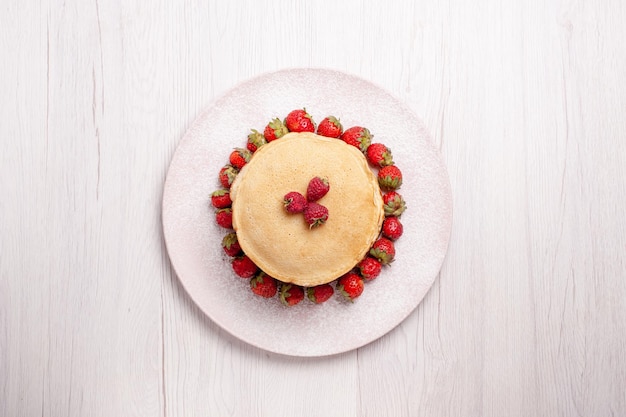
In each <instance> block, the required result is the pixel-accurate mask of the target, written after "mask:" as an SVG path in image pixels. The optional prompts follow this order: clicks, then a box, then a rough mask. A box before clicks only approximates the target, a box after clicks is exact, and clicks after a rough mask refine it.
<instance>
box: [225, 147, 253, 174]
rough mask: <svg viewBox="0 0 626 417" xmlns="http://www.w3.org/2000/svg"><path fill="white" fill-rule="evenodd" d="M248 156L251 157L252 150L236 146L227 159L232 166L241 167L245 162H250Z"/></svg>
mask: <svg viewBox="0 0 626 417" xmlns="http://www.w3.org/2000/svg"><path fill="white" fill-rule="evenodd" d="M250 157H252V152H250V151H249V150H248V149H243V148H236V149H235V150H234V151H232V152H231V153H230V157H229V160H230V164H231V165H232V166H234V167H235V168H237V169H241V168H243V166H244V165H245V164H247V163H248V162H250Z"/></svg>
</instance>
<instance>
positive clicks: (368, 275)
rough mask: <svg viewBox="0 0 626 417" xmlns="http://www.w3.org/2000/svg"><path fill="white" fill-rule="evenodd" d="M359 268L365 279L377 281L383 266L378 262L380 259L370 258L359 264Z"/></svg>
mask: <svg viewBox="0 0 626 417" xmlns="http://www.w3.org/2000/svg"><path fill="white" fill-rule="evenodd" d="M357 268H358V269H359V271H360V272H361V276H362V277H363V278H365V279H366V280H368V281H371V280H373V279H375V278H376V277H377V276H378V274H380V270H381V269H382V264H381V263H380V262H379V261H378V259H376V258H372V257H371V256H368V257H366V258H365V259H363V260H362V261H361V262H359V263H358V265H357Z"/></svg>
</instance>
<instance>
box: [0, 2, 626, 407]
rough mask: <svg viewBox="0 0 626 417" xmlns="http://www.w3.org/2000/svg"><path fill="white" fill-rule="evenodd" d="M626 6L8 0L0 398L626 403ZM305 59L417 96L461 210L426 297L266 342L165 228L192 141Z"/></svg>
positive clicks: (2, 403) (54, 402) (105, 403)
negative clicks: (209, 308)
mask: <svg viewBox="0 0 626 417" xmlns="http://www.w3.org/2000/svg"><path fill="white" fill-rule="evenodd" d="M625 20H626V3H625V2H623V1H621V0H602V1H587V2H582V1H567V0H563V1H556V0H549V1H538V0H526V1H521V0H519V1H508V2H507V1H495V0H493V1H488V0H478V1H473V2H469V1H468V2H465V1H460V0H451V1H447V2H446V1H444V2H440V1H428V0H403V1H391V2H389V3H386V2H374V1H356V0H352V1H344V2H334V1H309V2H292V1H287V0H279V1H256V2H255V1H242V0H238V1H229V2H226V1H219V2H218V1H200V0H185V1H179V2H165V1H158V2H146V1H139V0H127V1H120V0H110V1H107V0H96V1H92V2H87V1H79V0H65V1H52V0H49V1H38V2H36V1H30V0H25V1H17V0H2V2H1V3H0V190H1V194H0V415H1V416H7V417H12V416H55V417H56V416H281V415H285V416H300V415H316V416H418V415H424V416H426V415H428V416H464V417H466V416H517V415H519V416H594V417H596V416H624V415H626V221H625V219H624V214H625V212H626V179H625V177H626V168H625V167H626V83H625V82H624V76H626V46H625V45H624V40H625V39H626V30H625V29H624V21H625ZM289 67H325V68H333V69H338V70H342V71H346V72H349V73H352V74H355V75H358V76H361V77H363V78H366V79H369V80H371V81H373V82H375V83H377V84H379V85H381V86H382V87H384V88H386V89H387V90H389V91H390V92H392V93H393V94H395V95H396V96H397V97H398V98H399V99H401V100H403V101H404V102H406V103H407V104H408V105H409V106H410V107H411V108H412V109H413V110H414V111H415V112H416V113H417V114H418V115H420V116H421V117H422V118H423V120H424V123H425V124H426V125H427V126H428V128H429V129H430V131H431V133H432V135H433V137H434V139H435V141H436V143H437V145H438V146H439V147H440V148H441V152H442V155H443V158H444V160H445V162H446V164H447V166H448V170H449V174H450V181H451V184H452V190H453V194H454V207H455V211H454V224H453V232H452V238H451V242H450V248H449V252H448V256H447V258H446V260H445V262H444V265H443V268H442V270H441V274H440V276H439V277H438V278H437V280H436V281H435V284H434V286H433V287H432V289H431V291H430V292H429V293H428V295H427V296H426V298H425V299H424V301H423V302H422V303H421V304H420V305H419V307H418V308H417V309H416V310H415V311H414V313H413V314H411V315H410V317H409V318H408V319H407V320H406V321H404V322H403V323H402V324H401V325H400V326H399V327H398V328H396V329H394V330H393V331H392V332H390V333H389V334H387V335H386V336H384V337H382V338H381V339H379V340H377V341H375V342H373V343H371V344H369V345H366V346H365V347H363V348H361V349H358V350H357V351H352V352H349V353H345V354H341V355H337V356H332V357H325V358H315V359H301V358H292V357H285V356H280V355H275V354H271V353H267V352H265V351H262V350H259V349H257V348H254V347H252V346H249V345H247V344H245V343H243V342H240V341H239V340H237V339H235V338H233V337H231V336H229V335H228V334H226V333H225V332H224V331H222V330H220V328H219V327H218V326H217V325H215V324H214V323H213V322H212V321H211V320H210V319H208V318H206V317H205V316H204V315H203V314H202V313H201V312H200V311H199V309H198V308H197V307H196V306H195V305H194V304H193V302H192V301H191V300H190V298H189V297H188V295H187V294H186V292H185V291H184V290H183V289H182V287H181V285H180V284H179V281H178V278H177V277H176V275H175V274H174V273H173V271H172V268H171V265H170V263H169V259H168V256H167V253H166V250H165V247H164V243H163V236H162V228H161V223H160V222H161V214H160V202H161V195H162V190H163V181H164V178H165V174H166V170H167V167H168V164H169V161H170V160H171V158H172V155H173V153H174V150H175V149H176V146H177V144H178V143H179V140H180V138H181V136H182V134H183V133H184V132H185V130H186V128H187V127H188V126H189V124H190V123H191V121H192V120H193V119H194V118H195V117H196V116H197V115H198V113H199V112H200V111H201V110H202V109H203V108H205V107H206V106H207V105H209V104H210V103H211V101H212V100H213V99H214V98H215V97H216V96H218V95H220V94H222V93H224V92H225V91H227V90H228V89H229V88H231V87H233V86H234V85H236V84H237V83H238V82H240V81H243V80H246V79H248V78H250V77H252V76H254V75H257V74H261V73H264V72H267V71H272V70H276V69H282V68H289Z"/></svg>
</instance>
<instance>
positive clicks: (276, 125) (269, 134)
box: [263, 118, 289, 142]
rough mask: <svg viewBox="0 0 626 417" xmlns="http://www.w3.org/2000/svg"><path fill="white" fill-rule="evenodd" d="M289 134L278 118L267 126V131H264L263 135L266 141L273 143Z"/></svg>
mask: <svg viewBox="0 0 626 417" xmlns="http://www.w3.org/2000/svg"><path fill="white" fill-rule="evenodd" d="M287 133H289V130H287V126H285V124H284V123H283V122H282V121H281V120H280V119H278V118H275V119H273V120H272V121H271V122H269V123H268V124H267V126H265V130H264V131H263V135H264V136H265V140H267V141H268V142H271V141H273V140H276V139H278V138H281V137H283V136H285V135H286V134H287Z"/></svg>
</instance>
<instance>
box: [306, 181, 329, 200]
mask: <svg viewBox="0 0 626 417" xmlns="http://www.w3.org/2000/svg"><path fill="white" fill-rule="evenodd" d="M328 190H330V185H329V184H328V178H322V177H313V178H311V181H309V185H308V186H307V188H306V199H307V200H308V201H317V200H319V199H320V198H322V197H324V196H325V195H326V193H328Z"/></svg>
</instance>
